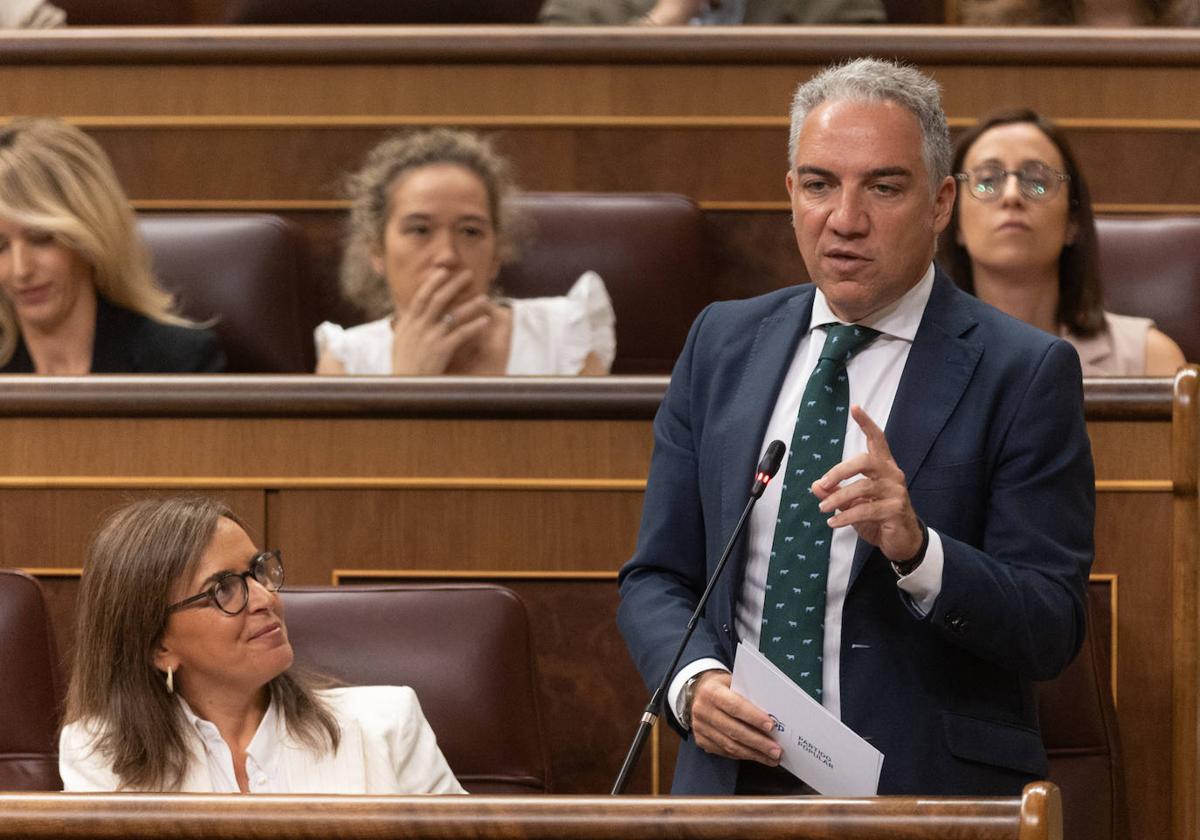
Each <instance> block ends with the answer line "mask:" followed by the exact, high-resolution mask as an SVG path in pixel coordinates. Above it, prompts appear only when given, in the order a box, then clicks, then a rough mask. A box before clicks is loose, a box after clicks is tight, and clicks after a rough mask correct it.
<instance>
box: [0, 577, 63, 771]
mask: <svg viewBox="0 0 1200 840" xmlns="http://www.w3.org/2000/svg"><path fill="white" fill-rule="evenodd" d="M0 675H3V677H2V678H0V790H62V781H61V780H60V779H59V777H58V722H59V713H60V711H61V708H62V681H61V679H60V678H59V673H58V653H57V650H56V649H55V646H54V632H53V630H52V629H51V627H50V617H49V614H48V613H47V611H46V603H45V600H44V599H43V597H42V588H41V586H39V585H38V582H37V581H36V580H34V579H33V578H31V577H30V576H29V575H27V574H25V573H23V572H18V571H14V570H12V569H0Z"/></svg>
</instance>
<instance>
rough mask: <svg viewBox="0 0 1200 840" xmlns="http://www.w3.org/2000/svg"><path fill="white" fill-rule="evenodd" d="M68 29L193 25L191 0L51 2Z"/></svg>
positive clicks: (68, 0)
mask: <svg viewBox="0 0 1200 840" xmlns="http://www.w3.org/2000/svg"><path fill="white" fill-rule="evenodd" d="M53 4H54V5H55V6H58V7H59V8H60V9H62V10H63V11H64V12H66V13H67V25H68V26H139V25H142V26H178V25H181V24H188V23H195V22H196V21H195V20H194V19H193V14H192V6H193V5H195V3H194V2H193V0H121V2H119V3H114V2H112V0H53Z"/></svg>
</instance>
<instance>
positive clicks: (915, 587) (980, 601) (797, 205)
mask: <svg viewBox="0 0 1200 840" xmlns="http://www.w3.org/2000/svg"><path fill="white" fill-rule="evenodd" d="M789 152H790V162H791V168H790V169H789V171H788V173H787V188H788V193H789V195H790V197H791V204H792V213H793V225H794V227H795V231H796V240H797V243H798V245H799V248H800V252H801V255H802V256H803V258H804V262H805V265H806V266H807V268H808V272H809V275H810V276H811V277H812V280H813V283H812V284H811V285H807V284H806V285H801V286H795V287H792V288H787V289H782V290H780V291H777V292H773V293H771V294H768V295H764V296H762V297H759V298H754V299H751V300H745V301H733V302H724V303H717V304H714V305H712V306H710V307H709V308H707V309H706V310H705V311H704V312H703V313H702V314H701V315H700V317H699V318H698V319H697V320H696V323H695V324H694V325H693V326H692V330H691V333H690V335H689V337H688V341H687V344H686V346H685V347H684V350H683V353H682V355H681V356H680V358H679V361H678V363H677V365H676V368H675V371H674V374H673V375H672V377H671V385H670V388H669V389H668V391H667V394H666V397H665V398H664V400H663V404H662V406H661V408H660V409H659V412H658V415H657V417H656V419H655V446H654V456H653V459H652V463H651V469H650V477H649V482H648V486H647V490H646V498H645V506H644V509H643V514H642V526H641V531H640V534H639V537H638V545H637V551H636V553H635V555H634V557H633V558H632V559H631V560H630V561H629V562H628V563H627V564H626V565H625V567H624V568H623V569H622V571H621V576H620V584H621V606H620V610H619V613H618V621H619V623H620V626H621V630H622V632H623V633H624V635H625V638H626V641H627V642H628V645H629V648H630V651H631V652H632V654H633V657H634V660H635V662H636V664H637V666H638V668H639V670H640V671H641V673H642V675H643V677H644V679H645V680H646V682H647V683H648V684H655V683H656V682H657V681H658V680H659V679H660V677H661V676H662V674H663V672H664V671H665V670H666V668H667V667H668V665H669V663H670V659H671V656H672V654H673V653H674V648H675V647H676V645H677V644H678V640H679V638H680V636H681V634H682V629H683V627H684V625H685V624H686V622H687V619H688V617H689V616H690V614H691V611H692V610H693V609H694V608H695V605H696V603H697V601H698V599H699V596H700V593H701V592H702V591H703V588H704V585H705V581H706V578H707V576H708V575H709V574H710V573H711V571H712V569H713V567H714V566H715V564H716V561H717V559H718V558H719V556H720V553H721V550H722V547H723V544H724V542H725V540H726V539H727V537H728V536H729V534H730V533H731V532H732V530H733V527H734V524H735V522H736V521H737V518H738V516H739V514H740V513H741V509H742V507H743V505H744V504H745V501H746V498H747V494H748V491H749V487H750V481H751V478H752V473H753V466H754V464H755V463H756V462H757V459H758V456H759V455H760V453H761V452H763V451H764V450H765V448H766V445H767V443H768V442H769V441H770V440H772V439H776V438H778V439H782V440H784V441H791V446H790V447H789V454H788V458H787V461H785V463H784V465H783V467H782V469H781V470H780V473H779V479H778V480H776V481H774V482H772V484H771V485H770V486H769V487H768V489H767V491H766V493H765V494H764V496H763V498H762V499H761V501H760V502H759V503H758V506H757V507H756V509H755V512H754V514H753V515H752V517H751V520H750V522H749V526H748V529H747V533H746V534H745V535H744V536H743V539H742V541H741V543H740V544H739V547H738V548H737V550H736V551H735V553H734V555H733V557H732V558H731V562H730V564H729V567H728V568H727V569H726V572H725V575H724V577H723V579H722V580H721V581H720V582H719V583H718V584H717V586H716V588H715V589H714V592H713V595H712V598H711V600H710V601H709V603H708V607H707V610H706V615H705V616H704V618H703V619H702V621H701V622H700V624H699V626H698V628H697V631H696V634H695V635H694V637H693V638H692V640H691V642H690V643H689V645H688V649H687V650H686V651H685V654H684V656H683V658H682V659H681V660H680V661H681V662H682V663H683V665H682V667H681V668H680V669H679V670H678V671H677V672H676V673H675V674H674V675H673V678H672V682H671V688H670V692H669V694H668V707H669V711H668V713H667V715H666V717H667V719H668V721H669V722H670V723H671V724H672V725H674V726H675V727H676V728H677V729H678V730H679V731H680V732H681V733H682V734H683V735H684V736H685V739H686V740H685V743H684V744H683V745H682V747H681V749H680V752H679V759H678V764H677V768H676V775H675V783H674V786H673V792H675V793H687V794H729V793H735V792H739V793H788V792H800V791H802V790H803V788H802V787H800V786H799V785H798V784H796V783H795V782H794V780H793V779H791V777H790V776H789V775H788V774H785V773H783V771H781V770H779V769H778V768H777V767H776V766H775V765H777V764H778V757H779V752H778V748H777V746H776V745H775V744H774V742H773V741H771V739H770V738H769V737H767V733H768V732H769V731H770V729H771V720H770V717H769V716H768V715H767V714H766V713H765V712H764V711H763V710H761V709H759V708H757V707H755V706H754V705H753V704H752V703H750V702H749V701H748V700H746V699H745V698H744V697H741V696H739V695H737V694H736V693H734V692H733V691H732V690H731V689H730V687H729V686H730V675H729V669H730V668H731V667H732V664H733V657H734V650H735V648H736V645H737V642H738V641H739V640H740V641H743V642H745V643H747V644H750V645H753V646H758V647H760V648H762V649H763V650H764V652H767V648H768V647H769V645H767V644H766V642H768V641H769V642H771V643H772V644H776V643H778V644H782V645H786V644H787V643H788V641H787V638H786V634H787V630H786V625H785V624H784V623H783V622H780V621H779V620H778V618H777V614H776V613H775V612H774V611H773V610H775V609H776V608H780V609H782V608H783V607H784V602H785V600H786V599H785V598H783V596H781V595H780V594H779V591H780V589H782V588H783V587H781V586H780V585H779V584H780V582H781V581H787V582H788V583H789V584H790V583H792V582H796V583H799V581H797V580H796V577H795V575H793V577H792V578H791V579H786V578H780V577H778V575H779V574H785V575H786V574H787V572H788V571H790V570H786V569H783V570H781V569H778V568H774V567H773V566H772V564H773V563H777V562H778V561H776V560H775V549H776V548H779V547H780V546H783V545H784V544H785V541H788V542H787V544H790V541H791V540H792V539H793V535H792V533H790V532H787V528H788V527H792V526H789V525H787V524H785V520H786V518H787V510H786V509H787V508H796V507H797V506H799V505H803V504H808V505H812V507H813V510H814V512H815V513H814V515H806V516H805V519H804V521H803V523H802V524H803V526H804V527H805V528H808V527H809V526H810V525H811V524H812V523H811V522H810V521H809V520H814V521H815V520H820V519H825V520H827V522H828V528H829V529H830V530H829V532H828V535H829V539H828V540H825V539H820V540H817V544H818V545H824V544H825V543H826V542H828V545H829V547H828V548H823V549H822V550H823V551H827V552H828V559H827V561H826V560H822V561H821V568H820V569H819V570H818V571H814V572H812V574H811V577H813V578H814V579H823V580H824V582H825V585H824V587H823V591H822V592H821V598H822V601H823V606H822V607H817V608H814V607H811V606H810V607H804V608H803V609H805V610H809V611H811V610H813V609H818V610H820V609H823V611H824V620H823V621H821V622H819V624H820V628H819V629H818V630H817V635H816V636H815V638H816V642H815V644H813V645H810V646H809V647H808V648H806V649H805V650H806V651H811V652H812V653H813V655H814V657H815V658H814V659H813V662H814V663H815V664H814V665H813V667H812V669H810V670H807V671H805V672H804V676H805V677H806V678H807V677H809V676H810V674H811V672H812V671H814V670H815V672H816V674H815V676H816V678H817V679H816V682H815V683H814V685H816V686H817V687H816V688H811V689H806V690H809V691H810V693H811V694H813V696H814V697H817V698H818V699H820V700H821V702H822V703H823V704H824V705H825V707H826V708H827V709H829V710H830V711H831V712H833V713H834V714H835V715H838V716H839V717H840V718H841V719H842V721H843V722H844V723H846V724H847V725H848V726H849V727H850V728H852V729H853V730H855V731H856V732H857V733H858V734H859V735H861V736H862V737H864V738H866V739H868V740H869V741H870V742H871V743H872V744H873V745H874V746H875V747H876V748H878V749H879V750H880V751H881V752H882V753H883V754H884V763H883V770H882V775H881V778H880V785H879V792H880V793H902V794H980V795H984V794H1015V793H1018V792H1019V791H1020V790H1021V788H1022V786H1023V785H1024V784H1025V783H1026V782H1029V781H1031V780H1034V779H1037V778H1041V777H1044V775H1045V773H1046V755H1045V751H1044V748H1043V746H1042V743H1041V738H1040V734H1039V732H1038V722H1037V713H1036V703H1035V699H1034V691H1033V685H1032V682H1033V681H1034V680H1044V679H1049V678H1051V677H1054V676H1055V675H1056V674H1058V673H1059V672H1060V671H1061V670H1062V669H1063V668H1064V667H1066V665H1067V664H1068V663H1069V662H1070V661H1071V659H1072V658H1073V657H1074V655H1075V653H1076V652H1077V651H1078V649H1079V646H1080V643H1081V641H1082V638H1083V633H1084V620H1085V602H1084V596H1085V587H1086V584H1087V577H1088V570H1089V568H1090V565H1091V561H1092V554H1093V546H1092V531H1093V525H1094V517H1095V498H1094V476H1093V468H1092V460H1091V452H1090V447H1089V443H1088V437H1087V432H1086V428H1085V425H1084V419H1083V395H1082V390H1083V389H1082V381H1081V374H1080V367H1079V360H1078V358H1077V356H1076V354H1075V351H1074V350H1073V349H1072V348H1071V346H1070V345H1069V344H1067V343H1066V342H1065V341H1062V340H1060V339H1058V338H1056V337H1054V336H1051V335H1049V334H1045V333H1042V332H1041V331H1039V330H1037V329H1035V328H1032V327H1029V326H1027V325H1025V324H1023V323H1020V322H1018V321H1017V320H1015V319H1012V318H1009V317H1008V316H1005V315H1003V314H1002V313H1000V312H999V311H997V310H995V309H993V308H991V307H989V306H987V305H986V304H983V303H981V302H980V301H978V300H976V299H974V298H972V297H970V296H968V295H966V294H964V293H962V292H960V291H959V290H958V289H957V288H956V287H955V286H954V284H953V283H952V282H950V280H949V279H948V278H947V277H946V276H945V275H943V274H942V273H941V272H940V271H937V270H936V269H935V267H934V265H933V253H934V245H935V240H936V237H937V235H938V233H940V232H941V231H942V230H943V229H944V228H945V226H946V223H947V220H948V218H949V214H950V212H951V208H952V205H953V202H954V196H955V181H954V179H953V177H952V175H951V173H950V171H949V167H950V160H951V155H950V142H949V132H948V129H947V126H946V119H945V114H944V113H943V111H942V108H941V103H940V96H939V92H938V87H937V85H936V83H934V82H933V81H932V80H930V79H928V78H927V77H925V76H923V75H922V74H920V73H919V72H917V71H916V70H914V69H912V68H908V67H903V66H899V65H895V64H892V63H889V62H882V61H876V60H873V59H861V60H858V61H854V62H849V63H847V64H844V65H841V66H838V67H834V68H831V69H829V70H827V71H825V72H824V73H822V74H821V75H819V76H817V77H816V78H814V79H812V80H810V81H809V82H807V83H805V84H803V85H801V86H800V88H799V89H798V90H797V92H796V97H795V99H794V101H793V107H792V131H791V137H790V145H789ZM1009 177H1012V176H1011V175H1010V176H1009ZM1018 229H1019V226H1013V230H1014V231H1016V230H1018ZM1014 245H1015V246H1019V243H1014ZM838 324H847V325H853V327H859V328H862V327H868V328H870V331H868V332H869V333H870V335H871V336H873V338H872V340H871V341H870V342H869V343H867V344H866V345H865V347H863V349H861V350H858V351H857V352H856V353H855V354H854V355H852V356H850V357H848V360H847V361H843V362H841V364H842V365H843V369H842V370H841V374H839V381H841V382H845V378H846V377H848V380H849V382H848V386H846V387H848V389H849V406H851V407H850V409H849V411H846V410H845V407H844V406H843V407H838V408H835V409H834V410H835V411H837V412H839V413H840V416H842V417H844V416H845V415H846V414H849V415H851V419H850V421H849V422H847V423H846V428H845V431H844V433H843V432H842V431H841V430H840V429H837V430H836V431H834V432H833V437H832V438H831V441H833V442H838V443H839V444H841V441H842V438H843V437H844V449H843V450H842V451H841V453H840V461H838V459H837V458H832V459H828V460H826V461H825V462H821V461H813V460H812V459H814V458H817V457H820V456H818V455H816V454H815V453H814V452H811V451H809V450H808V443H807V440H808V435H802V434H800V431H801V429H802V427H807V426H806V424H809V423H811V422H812V418H811V417H807V416H806V410H810V409H808V408H807V407H808V406H811V405H813V403H814V400H811V399H809V393H808V392H806V388H808V387H812V386H809V385H806V383H808V382H809V380H810V374H811V375H813V376H814V377H815V376H816V374H815V373H814V370H815V369H817V368H819V367H820V366H822V365H824V364H826V362H825V361H822V360H824V359H827V358H830V357H828V356H826V355H824V351H823V348H824V346H825V342H826V339H827V336H833V335H834V334H835V333H836V334H838V335H842V332H839V331H840V330H846V329H852V327H838V326H837V325H838ZM875 333H877V334H878V335H875ZM830 340H832V338H831V339H830ZM825 389H826V390H830V388H829V386H825ZM820 422H821V423H822V424H823V425H824V423H825V422H826V421H825V420H824V418H821V419H820ZM884 429H886V432H885V431H883V430H884ZM793 433H795V437H794V438H793ZM835 462H836V463H835ZM814 464H815V465H819V468H816V467H815V466H814ZM804 466H807V467H808V470H807V471H806V470H805V469H803V468H802V467H804ZM806 472H807V474H805V473H806ZM798 476H803V477H798ZM789 483H790V484H791V485H792V486H791V489H790V490H789V489H788V486H789ZM798 488H799V489H800V490H801V491H802V495H804V494H808V493H810V492H811V496H812V498H811V499H810V500H808V501H806V500H805V499H803V498H799V500H798V501H791V500H792V499H796V498H798V497H797V496H796V493H797V489H798ZM785 494H791V495H785ZM801 509H804V508H801ZM817 525H820V522H817ZM822 527H824V526H822ZM796 556H797V557H800V558H802V559H805V561H806V562H810V561H808V560H807V559H806V555H803V554H799V553H798V554H797V555H796ZM804 577H805V578H808V577H810V575H804ZM772 581H773V582H774V584H772ZM772 585H774V586H775V590H774V591H772ZM801 588H802V587H800V586H795V587H792V586H790V585H789V586H788V587H787V589H788V590H789V592H790V591H795V592H796V593H800V591H801ZM797 597H799V596H797ZM804 597H808V596H804ZM764 601H768V602H770V603H767V604H764ZM789 608H790V607H789ZM817 614H818V615H820V612H819V611H818V613H817ZM771 617H776V623H775V624H771V625H768V623H767V622H768V620H769V618H771ZM787 624H790V625H792V626H794V625H795V622H794V621H792V622H788V623H787ZM821 634H823V636H822V635H821ZM781 639H783V641H782V642H781V641H780V640H781ZM811 641H812V638H806V639H805V640H804V644H805V645H809V643H810V642H811ZM787 656H788V658H789V659H791V658H792V655H791V654H790V653H789V654H787Z"/></svg>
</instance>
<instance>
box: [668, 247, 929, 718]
mask: <svg viewBox="0 0 1200 840" xmlns="http://www.w3.org/2000/svg"><path fill="white" fill-rule="evenodd" d="M933 276H934V271H933V264H932V263H931V264H930V266H929V268H928V270H926V272H925V274H924V276H923V277H922V278H921V280H920V282H918V283H917V285H915V286H914V287H913V288H912V289H910V290H909V291H907V292H906V293H905V294H904V295H903V296H901V298H900V299H899V300H897V301H896V302H895V303H892V304H890V305H889V306H886V307H884V308H883V309H880V310H878V311H876V312H873V313H871V315H869V316H868V317H866V318H864V319H863V320H862V321H859V322H858V323H860V324H862V325H863V326H867V327H870V328H871V329H874V330H878V331H879V332H880V335H879V337H878V338H876V339H875V340H874V341H872V342H871V343H870V344H868V345H867V346H866V347H865V348H863V349H862V350H861V351H859V352H858V353H857V354H855V355H854V357H853V358H851V359H850V362H849V364H847V366H846V372H847V374H848V375H849V378H850V404H851V405H860V406H862V408H863V410H864V411H866V412H867V414H868V415H869V416H870V417H871V419H872V420H874V421H875V424H876V425H877V426H879V427H880V428H882V429H886V428H887V421H888V417H889V416H890V415H891V411H892V402H893V401H894V400H895V399H896V391H897V389H898V388H899V387H900V377H901V375H902V374H903V373H904V365H905V363H906V362H907V361H908V351H909V350H910V349H911V348H912V343H913V339H914V338H915V337H916V334H917V327H919V326H920V324H921V317H922V315H923V314H924V313H925V305H926V304H927V303H928V302H929V295H930V293H931V292H932V291H933ZM836 323H839V320H838V318H837V316H836V315H834V314H833V311H832V310H831V309H830V308H829V303H828V301H827V300H826V299H825V295H824V294H822V293H821V291H820V290H819V289H818V290H817V292H816V295H815V299H814V300H813V312H812V320H811V322H810V323H809V329H808V332H807V333H806V334H805V335H804V337H803V338H802V339H801V340H800V344H799V346H798V347H797V348H796V354H795V356H794V357H793V358H792V363H791V366H790V367H789V368H788V372H787V375H786V376H785V377H784V380H783V385H782V387H781V388H780V389H779V395H778V397H777V398H776V400H775V408H774V411H773V412H772V414H771V419H770V421H769V422H768V423H767V429H766V434H765V435H764V437H763V442H762V445H761V447H760V450H759V451H760V452H765V451H766V448H767V445H768V444H769V443H770V442H771V441H772V440H782V441H784V442H785V443H788V444H789V446H790V443H791V440H792V430H793V428H795V425H796V416H797V414H798V413H799V410H800V400H801V398H802V397H803V396H804V388H805V386H806V385H807V384H808V379H809V377H810V376H811V375H812V372H813V369H814V368H816V366H817V362H818V361H819V360H820V356H821V349H822V348H823V347H824V344H825V332H826V329H825V328H826V327H828V326H829V325H830V324H836ZM866 451H867V439H866V436H865V435H864V434H863V431H862V429H860V428H859V427H858V424H857V423H855V422H854V421H853V419H849V418H848V420H847V428H846V435H845V442H844V444H843V451H842V459H843V460H846V459H848V458H851V457H853V456H855V455H858V454H860V453H863V452H866ZM777 476H778V477H777V479H776V480H775V481H772V482H771V483H770V484H768V485H767V488H766V490H765V491H764V492H763V495H762V498H760V499H759V500H758V503H757V505H756V506H755V508H754V511H753V512H752V513H751V514H750V521H749V522H748V523H747V536H746V541H747V548H746V551H747V553H746V563H745V567H744V569H745V572H744V577H743V579H742V589H741V593H740V596H739V598H738V602H737V606H736V612H735V622H736V626H737V633H738V637H739V639H740V640H741V641H743V642H745V643H746V644H747V645H751V646H753V647H758V640H759V635H760V632H761V630H762V612H763V596H764V594H765V592H766V589H765V587H766V583H767V570H768V568H769V566H770V556H771V545H772V543H773V542H774V539H775V520H776V518H777V516H778V514H779V499H780V494H781V493H782V491H783V482H784V481H785V480H786V478H785V477H786V476H787V461H786V460H785V461H784V463H783V465H782V466H781V467H780V469H779V472H778V473H777ZM818 477H819V476H814V478H818ZM855 480H857V479H853V478H852V479H849V480H848V481H855ZM843 483H848V482H843ZM917 514H918V515H920V511H917ZM829 515H830V516H832V515H833V514H832V513H831V514H829ZM857 541H858V534H857V533H856V532H855V530H854V528H853V527H851V526H844V527H841V528H837V529H834V533H833V541H832V542H831V543H830V548H829V574H828V578H827V584H826V591H825V648H824V652H823V654H822V677H821V678H822V685H823V689H822V692H821V701H822V703H823V705H824V706H825V708H826V709H828V710H829V711H830V712H832V713H833V714H834V715H836V716H838V717H839V718H840V717H841V671H840V669H839V666H840V664H841V645H842V607H843V605H844V604H845V601H846V588H847V586H848V585H849V582H850V566H851V563H852V561H853V559H854V547H855V544H856V543H857ZM901 559H903V558H901ZM943 559H944V558H943V553H942V542H941V538H940V537H939V536H938V535H937V533H936V532H935V531H933V530H932V529H930V531H929V546H928V548H927V549H926V552H925V560H924V561H923V562H922V563H921V565H919V566H918V567H917V568H916V570H915V571H913V573H912V574H909V575H906V576H905V577H903V578H899V579H898V580H897V586H899V587H900V589H901V590H903V591H904V592H905V593H907V596H908V597H909V599H910V603H911V604H912V606H913V607H914V608H915V609H916V610H917V611H918V612H919V613H921V614H922V615H925V614H927V613H928V612H929V610H931V609H932V608H933V603H934V601H935V600H936V599H937V596H938V593H939V592H940V591H941V587H942V564H943ZM713 668H719V669H723V670H728V668H727V666H726V665H725V664H724V663H722V662H720V661H718V660H716V659H710V658H705V659H698V660H695V661H694V662H691V663H689V664H688V665H686V666H685V667H683V668H681V669H680V670H679V672H678V673H677V674H676V676H675V678H674V679H673V680H672V681H671V688H670V691H669V695H668V697H669V700H670V705H671V709H672V710H673V711H674V712H675V716H676V719H681V718H682V714H683V711H684V710H683V708H682V707H681V703H682V700H683V697H682V694H683V685H684V683H685V682H687V680H688V679H690V678H691V677H692V676H694V675H695V674H698V673H700V672H701V671H707V670H710V669H713Z"/></svg>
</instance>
